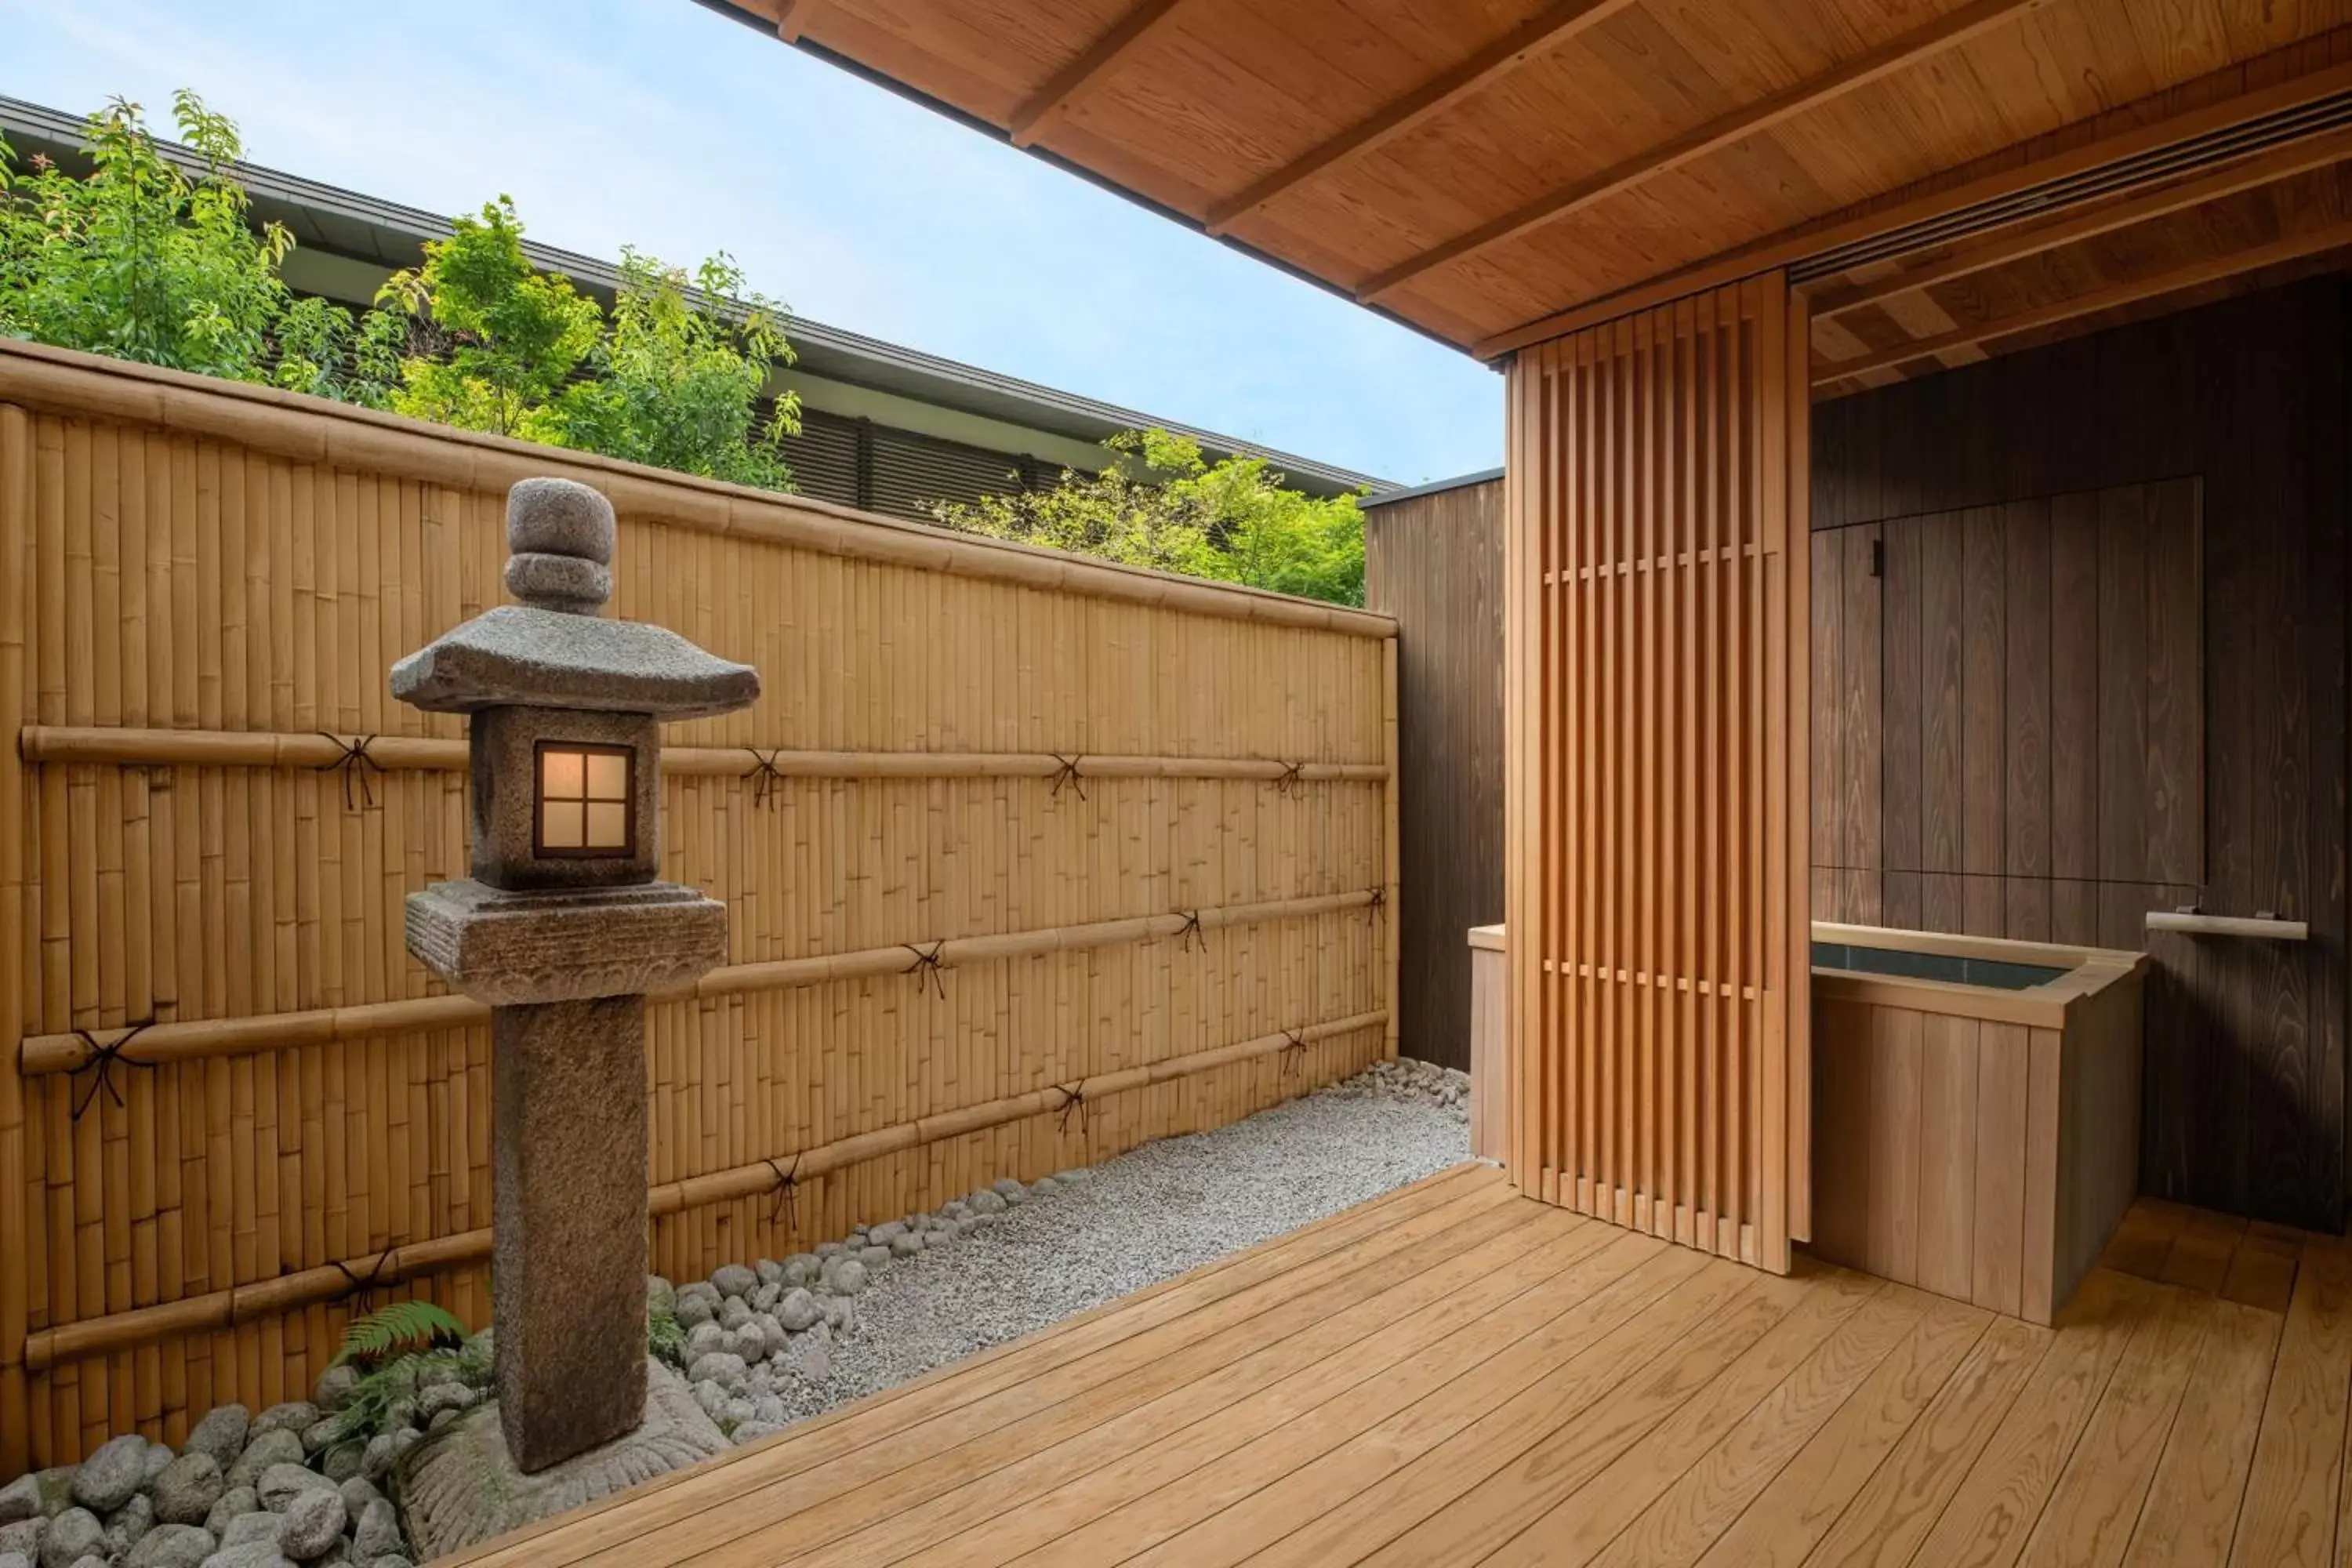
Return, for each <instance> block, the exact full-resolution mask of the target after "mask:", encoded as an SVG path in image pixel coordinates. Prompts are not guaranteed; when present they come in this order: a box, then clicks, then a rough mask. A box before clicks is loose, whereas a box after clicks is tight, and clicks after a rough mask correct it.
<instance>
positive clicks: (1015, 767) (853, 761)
mask: <svg viewBox="0 0 2352 1568" xmlns="http://www.w3.org/2000/svg"><path fill="white" fill-rule="evenodd" d="M362 742H364V750H365V760H366V763H369V764H373V766H374V767H376V768H380V769H382V770H383V771H385V772H393V771H397V770H403V769H427V770H436V771H449V772H462V771H463V770H464V769H465V767H466V742H464V741H460V740H446V739H436V738H432V737H426V736H418V735H370V736H362V735H358V734H351V735H348V736H340V735H334V734H330V733H327V732H324V731H320V732H318V733H314V734H281V733H274V732H268V731H229V730H134V729H121V728H113V727H107V726H88V725H85V726H79V727H75V726H69V725H42V724H32V725H24V726H21V727H20V728H19V731H18V736H17V751H18V752H19V754H20V755H21V756H22V758H23V760H24V761H25V762H26V763H36V764H44V765H50V766H63V765H71V764H73V763H97V764H100V765H111V766H116V767H219V768H306V767H307V768H314V769H317V770H319V771H320V772H326V771H328V770H331V769H333V768H335V767H338V766H343V765H355V764H352V751H353V748H354V747H356V746H359V745H361V744H362ZM661 764H662V772H663V773H675V774H678V775H680V776H684V777H713V778H741V779H747V780H756V779H758V778H759V777H760V776H761V774H762V773H767V772H770V771H772V772H774V773H777V774H778V775H780V776H782V777H784V778H810V779H963V778H1037V779H1061V778H1063V777H1065V775H1066V776H1067V778H1068V779H1069V781H1070V782H1071V783H1073V784H1083V783H1085V782H1086V781H1087V780H1089V779H1258V780H1262V781H1264V782H1266V783H1269V784H1289V783H1292V782H1294V781H1301V780H1307V781H1317V782H1324V781H1342V782H1346V783H1350V784H1382V783H1385V782H1387V780H1388V779H1389V777H1390V776H1391V764H1390V763H1312V762H1297V763H1293V762H1288V761H1284V760H1281V759H1278V758H1271V757H1149V756H1095V755H1091V754H1087V755H1081V754H1078V753H1076V752H1062V753H1056V752H813V751H792V750H787V749H784V748H781V747H779V748H774V749H771V748H768V747H764V746H666V747H664V748H663V750H662V756H661Z"/></svg>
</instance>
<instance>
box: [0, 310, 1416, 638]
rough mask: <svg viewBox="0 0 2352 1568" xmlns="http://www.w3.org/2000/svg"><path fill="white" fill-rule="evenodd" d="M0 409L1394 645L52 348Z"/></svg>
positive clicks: (18, 374)
mask: <svg viewBox="0 0 2352 1568" xmlns="http://www.w3.org/2000/svg"><path fill="white" fill-rule="evenodd" d="M0 402H5V403H13V404H16V405H18V406H19V407H23V408H26V409H31V410H36V411H38V412H42V413H49V414H62V415H67V416H71V417H74V418H78V419H90V418H99V419H119V420H124V421H128V422H131V423H133V424H138V425H144V426H150V427H152V428H155V429H159V430H165V431H171V432H173V433H176V434H181V435H187V436H195V437H211V438H214V439H216V440H225V441H233V442H236V443H237V444H238V445H240V446H242V447H247V448H248V449H250V450H252V451H255V452H262V453H267V454H269V455H271V456H273V457H278V458H289V459H291V460H293V461H295V462H300V463H310V464H315V465H318V466H320V467H322V468H345V469H355V470H359V471H362V472H367V473H373V474H381V475H384V476H388V477H392V478H398V479H418V480H423V481H425V482H427V483H432V484H441V485H448V486H451V487H453V488H457V489H472V490H503V489H506V488H507V487H508V486H509V485H511V484H513V483H514V482H515V481H516V480H518V479H530V478H531V477H533V476H535V475H553V476H556V477H559V478H562V479H578V480H580V481H582V482H583V483H585V484H591V485H593V486H595V487H596V488H597V489H600V490H602V491H604V495H605V496H606V498H607V499H609V500H611V501H612V503H613V506H614V510H616V511H618V512H619V514H620V515H621V517H622V519H623V520H624V521H627V520H629V519H631V518H651V519H658V520H659V521H662V522H665V523H668V524H672V525H674V526H677V527H680V528H688V529H693V530H697V531H702V532H708V533H721V534H732V535H736V536H739V537H751V538H758V539H763V540H766V541H769V542H772V543H776V544H782V545H787V546H790V547H792V548H793V549H798V550H809V551H817V552H824V553H826V554H831V555H844V556H854V557H856V558H858V559H861V560H867V561H877V562H882V563H888V564H892V565H898V566H912V567H916V568H919V569H921V570H925V571H931V572H941V573H946V574H950V575H953V576H962V577H981V578H987V579H991V580H993V581H996V582H1004V583H1017V584H1022V585H1024V586H1026V587H1034V588H1041V589H1046V590H1051V591H1055V592H1059V593H1065V594H1082V595H1089V596H1092V597H1096V598H1105V599H1118V600H1122V601H1125V602H1127V603H1129V604H1141V605H1156V606H1159V607H1160V608H1163V609H1171V610H1181V611H1187V612H1190V613H1192V614H1195V615H1203V616H1222V617H1224V618H1226V619H1229V620H1244V621H1258V622H1262V623H1265V624H1268V625H1273V626H1300V627H1306V628H1309V629H1313V630H1318V631H1332V632H1342V633H1346V634H1348V635H1349V636H1353V637H1394V636H1396V622H1395V621H1394V620H1393V619H1392V618H1391V617H1390V616H1381V615H1374V614H1371V613H1370V612H1368V611H1364V610H1356V609H1349V608H1347V607H1345V606H1342V605H1326V604H1321V603H1318V602H1317V601H1315V600H1311V599H1298V598H1293V597H1291V596H1289V595H1284V594H1272V593H1267V592H1265V590H1263V589H1257V588H1244V587H1239V586H1236V585H1234V584H1225V583H1208V582H1203V581H1202V580H1201V579H1199V578H1197V577H1180V576H1178V575H1176V574H1173V573H1168V572H1155V571H1151V570H1149V569H1147V568H1144V567H1140V566H1121V565H1118V564H1115V563H1110V562H1107V561H1094V560H1090V559H1088V558H1087V557H1085V556H1080V555H1073V554H1070V553H1068V552H1065V551H1059V550H1048V549H1043V548H1039V547H1036V546H1032V545H1025V544H1014V543H1012V542H1007V541H1003V540H994V539H978V538H974V537H972V536H971V535H969V534H958V533H951V532H949V531H946V530H944V529H939V528H932V527H929V526H926V525H924V524H921V523H912V522H899V521H896V520H894V519H890V518H883V517H875V516H871V515H868V514H867V513H865V512H860V511H856V510H851V509H850V508H847V507H839V506H833V505H831V504H829V503H827V502H824V501H817V500H806V499H803V498H802V497H799V496H787V495H778V494H776V493H774V492H772V491H769V490H757V489H750V488H748V487H746V486H741V485H730V484H722V483H720V482H719V481H718V480H716V479H698V478H696V477H695V476H693V475H691V474H678V473H672V472H670V471H669V470H667V469H665V468H647V467H646V466H645V465H643V464H639V463H627V462H623V461H621V460H619V459H618V458H602V457H598V456H596V455H595V454H593V453H589V452H574V451H570V450H567V449H565V448H563V447H541V446H535V445H533V444H531V443H530V442H528V441H516V440H511V439H509V438H508V437H502V436H486V435H481V434H479V433H478V432H475V431H470V430H458V429H454V428H451V427H449V426H440V425H426V424H424V423H422V422H420V421H418V420H414V419H406V418H403V417H401V416H397V415H392V414H380V413H378V412H376V411H375V410H373V409H367V408H358V407H354V406H352V405H350V404H345V403H331V402H329V401H327V400H326V399H324V398H319V397H308V396H304V395H301V394H299V393H291V392H280V391H278V390H277V389H276V388H274V387H266V386H249V385H247V384H244V383H241V382H231V381H220V380H216V379H215V378H213V377H210V376H201V375H191V374H187V373H185V372H183V371H172V370H162V369H158V368H156V367H155V366H152V365H143V364H131V363H125V362H123V361H121V360H111V359H104V358H101V357H100V356H99V355H96V354H86V353H77V352H75V351H73V350H70V349H55V348H50V347H48V346H47V344H42V343H28V342H16V341H7V342H0Z"/></svg>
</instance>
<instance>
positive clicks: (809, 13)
mask: <svg viewBox="0 0 2352 1568" xmlns="http://www.w3.org/2000/svg"><path fill="white" fill-rule="evenodd" d="M824 5H825V0H783V4H782V5H780V6H779V7H777V10H776V37H780V38H782V39H783V41H784V42H786V43H788V44H797V43H799V42H800V41H801V35H802V34H803V33H805V32H807V31H808V30H809V28H810V26H813V25H814V23H815V21H816V19H817V16H818V14H819V13H821V12H822V11H824Z"/></svg>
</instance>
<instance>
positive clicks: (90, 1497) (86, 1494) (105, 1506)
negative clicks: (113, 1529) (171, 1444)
mask: <svg viewBox="0 0 2352 1568" xmlns="http://www.w3.org/2000/svg"><path fill="white" fill-rule="evenodd" d="M146 1482H147V1439H146V1438H144V1437H142V1436H139V1434H137V1433H136V1432H133V1433H131V1434H129V1435H128V1436H121V1437H116V1438H113V1439H112V1440H110V1441H109V1442H106V1443H102V1444H100V1446H99V1449H98V1452H96V1453H94V1454H92V1455H91V1456H90V1457H89V1458H87V1459H84V1460H83V1461H82V1463H81V1468H80V1469H79V1471H77V1472H76V1473H75V1475H74V1483H73V1500H74V1501H76V1502H78V1503H79V1504H80V1505H81V1506H82V1507H84V1508H86V1509H88V1510H90V1511H91V1512H92V1513H112V1512H113V1511H114V1510H116V1509H118V1508H121V1506H122V1505H123V1504H124V1503H126V1502H129V1501H130V1500H131V1494H132V1493H134V1492H136V1491H137V1490H138V1489H140V1488H141V1487H142V1486H144V1485H145V1484H146ZM67 1561H68V1562H71V1561H72V1559H70V1558H68V1559H67Z"/></svg>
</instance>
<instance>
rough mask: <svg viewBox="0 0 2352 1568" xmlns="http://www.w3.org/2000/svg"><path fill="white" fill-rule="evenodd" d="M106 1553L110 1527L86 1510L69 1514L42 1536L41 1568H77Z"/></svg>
mask: <svg viewBox="0 0 2352 1568" xmlns="http://www.w3.org/2000/svg"><path fill="white" fill-rule="evenodd" d="M105 1552H106V1527H105V1526H104V1525H102V1524H100V1523H99V1522H98V1515H96V1514H94V1513H92V1512H90V1511H89V1510H88V1509H86V1508H69V1509H68V1510H65V1512H63V1513H61V1514H59V1515H58V1517H57V1518H55V1519H53V1520H51V1521H49V1528H48V1529H47V1531H44V1532H43V1533H42V1535H41V1568H73V1565H74V1564H75V1563H79V1562H80V1561H81V1560H82V1559H83V1558H85V1557H90V1556H103V1555H105Z"/></svg>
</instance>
